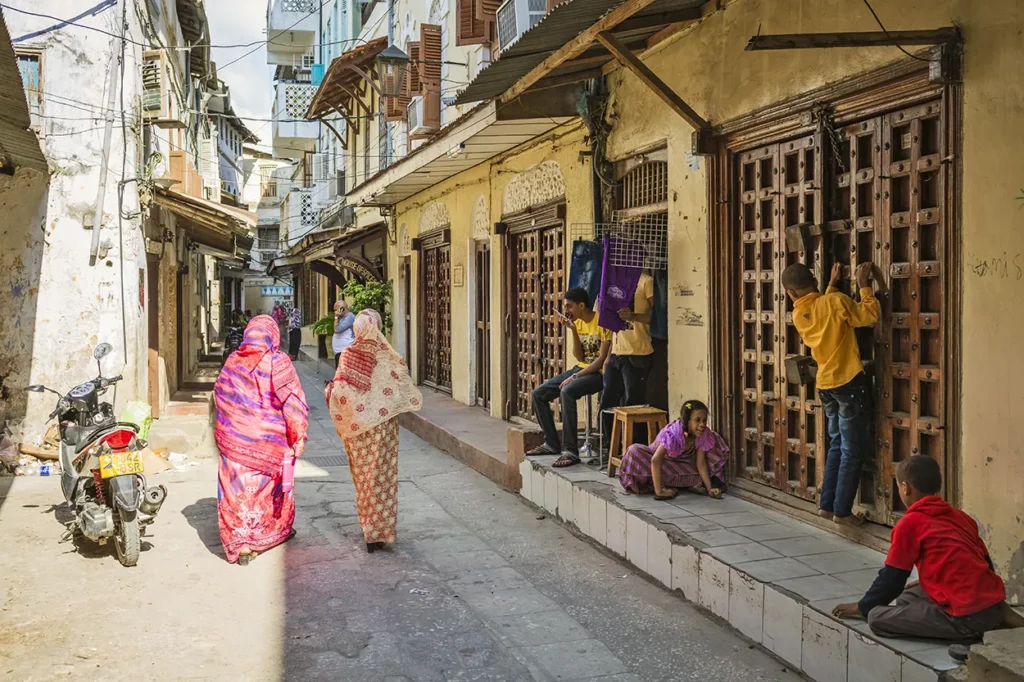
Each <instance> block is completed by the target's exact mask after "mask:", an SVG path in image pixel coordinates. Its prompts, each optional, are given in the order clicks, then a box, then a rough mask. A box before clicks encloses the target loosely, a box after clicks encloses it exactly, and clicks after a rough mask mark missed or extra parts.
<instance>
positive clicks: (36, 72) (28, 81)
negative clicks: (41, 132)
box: [18, 54, 43, 127]
mask: <svg viewBox="0 0 1024 682" xmlns="http://www.w3.org/2000/svg"><path fill="white" fill-rule="evenodd" d="M18 70H19V71H21V82H22V85H23V86H24V88H25V100H26V101H27V102H28V113H29V116H30V117H31V119H32V126H33V127H35V126H38V125H39V122H40V114H42V101H43V100H42V89H41V87H40V83H41V73H40V59H39V55H38V54H19V55H18Z"/></svg>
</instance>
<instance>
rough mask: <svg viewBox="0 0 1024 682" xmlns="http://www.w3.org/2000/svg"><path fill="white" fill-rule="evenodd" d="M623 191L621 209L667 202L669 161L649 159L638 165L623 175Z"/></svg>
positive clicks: (620, 202)
mask: <svg viewBox="0 0 1024 682" xmlns="http://www.w3.org/2000/svg"><path fill="white" fill-rule="evenodd" d="M621 192H622V194H621V198H620V201H619V208H620V209H634V208H640V207H642V206H654V205H656V204H667V203H668V162H667V161H648V162H646V163H642V164H640V165H639V166H636V167H635V168H633V169H632V170H630V171H629V172H628V173H626V175H625V176H623V178H622V190H621ZM665 208H667V206H666V207H665Z"/></svg>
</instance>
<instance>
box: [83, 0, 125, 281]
mask: <svg viewBox="0 0 1024 682" xmlns="http://www.w3.org/2000/svg"><path fill="white" fill-rule="evenodd" d="M117 18H118V21H121V22H123V21H124V0H118V1H117ZM124 32H125V27H124V23H122V24H121V31H120V34H121V35H120V37H118V38H114V39H113V40H112V41H111V42H110V78H109V79H108V81H109V83H110V90H109V92H107V111H106V114H107V116H106V122H105V123H104V124H103V155H102V156H101V157H100V187H99V189H98V190H97V191H96V211H95V213H94V214H93V219H92V246H90V247H89V265H96V255H97V254H98V253H99V250H100V229H101V228H102V226H103V200H104V198H105V197H106V194H107V165H108V163H109V160H110V142H111V137H112V135H113V132H114V104H115V101H116V100H115V91H116V90H117V67H118V64H119V63H120V62H119V59H120V54H121V50H120V49H119V48H120V47H121V46H122V45H123V44H124ZM121 85H122V87H123V85H124V84H123V83H122V84H121ZM121 115H122V116H123V115H124V112H123V111H122V112H121ZM117 210H118V213H120V211H121V206H120V204H118V207H117ZM122 255H123V254H122Z"/></svg>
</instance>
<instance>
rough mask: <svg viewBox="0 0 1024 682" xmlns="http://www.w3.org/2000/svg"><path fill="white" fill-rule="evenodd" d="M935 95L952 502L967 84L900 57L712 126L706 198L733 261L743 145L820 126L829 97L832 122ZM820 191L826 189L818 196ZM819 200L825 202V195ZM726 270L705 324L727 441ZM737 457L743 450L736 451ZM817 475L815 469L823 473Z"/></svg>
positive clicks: (713, 283)
mask: <svg viewBox="0 0 1024 682" xmlns="http://www.w3.org/2000/svg"><path fill="white" fill-rule="evenodd" d="M934 100H941V101H942V106H943V111H944V115H945V129H944V130H943V131H942V133H943V135H944V140H943V143H944V145H945V149H946V150H947V151H948V155H947V158H950V159H952V160H953V161H954V167H953V169H952V172H951V173H950V175H949V178H948V182H947V183H946V189H945V197H944V200H945V201H946V206H947V207H948V210H947V211H945V216H944V224H943V239H944V254H943V255H944V258H945V267H946V282H945V286H944V290H943V296H944V297H945V302H946V319H945V324H944V327H945V329H944V334H945V357H944V362H945V369H944V372H945V376H946V377H947V378H946V380H945V382H946V386H945V393H944V399H945V412H946V414H945V417H946V428H945V431H946V448H945V450H946V451H945V463H944V471H945V475H944V479H945V481H944V483H945V489H946V497H947V499H948V500H949V501H950V502H951V503H952V504H954V505H959V504H960V503H961V500H962V485H961V477H962V462H961V461H960V460H959V459H958V458H957V456H956V455H955V453H956V452H957V451H958V450H959V444H960V443H961V433H962V431H961V429H962V407H961V396H962V388H961V382H962V379H961V363H960V348H961V346H962V309H963V296H962V280H963V271H962V265H963V257H962V250H963V245H962V242H961V239H960V234H961V231H960V229H959V226H960V225H961V222H962V220H961V218H962V207H963V202H962V199H961V187H962V173H963V165H962V164H961V163H955V161H956V160H958V159H960V158H961V156H962V155H961V151H962V123H961V122H962V111H963V88H962V85H961V83H960V82H959V79H950V82H945V83H942V82H931V81H930V80H929V74H928V63H927V62H925V61H919V60H912V59H903V60H900V61H898V62H894V63H892V64H890V65H887V66H885V67H882V68H880V69H877V70H874V71H870V72H866V73H863V74H857V75H855V76H851V77H848V78H845V79H843V80H840V81H837V82H836V83H832V84H830V85H828V86H825V87H823V88H819V89H817V90H813V91H808V92H806V93H803V94H801V95H799V96H797V97H793V98H790V99H788V100H785V101H783V102H780V103H778V104H775V105H772V106H769V107H766V108H763V109H760V110H757V111H752V112H750V113H747V114H744V115H743V116H740V117H737V118H736V119H733V120H731V121H727V122H725V123H723V124H721V125H719V126H717V127H716V129H715V132H716V137H715V140H714V146H715V153H714V154H713V155H711V156H708V157H706V159H707V162H708V170H707V202H708V206H709V223H710V224H709V239H708V261H709V262H711V263H736V262H738V257H739V248H740V238H739V237H740V235H738V234H736V233H734V230H733V226H734V225H736V224H737V215H736V211H737V197H735V196H733V195H732V187H734V186H735V183H736V182H737V178H736V177H735V164H736V156H737V154H738V153H739V152H740V151H741V150H745V149H750V148H752V147H756V146H758V145H766V144H772V143H778V142H782V141H787V140H790V139H794V138H799V137H800V136H802V135H806V134H811V133H814V132H816V130H817V123H816V122H815V120H814V118H813V116H812V112H813V110H814V109H815V108H816V107H817V106H818V105H820V104H821V103H823V102H824V103H827V104H828V106H829V107H830V110H831V112H832V114H833V116H834V125H835V126H837V127H838V126H841V125H844V124H848V123H850V122H853V121H855V120H861V119H865V118H870V117H872V116H881V115H883V114H886V113H888V112H891V111H893V110H898V109H905V108H908V107H911V106H913V105H915V104H921V103H925V102H928V101H934ZM823 197H824V194H823ZM825 201H828V199H827V198H825ZM734 274H735V272H734V270H733V269H732V268H722V269H719V270H712V271H711V273H710V274H709V294H710V301H711V306H712V309H715V310H719V311H721V312H720V313H719V314H718V315H717V316H716V320H715V322H714V323H713V324H712V326H711V330H710V331H711V338H710V350H711V354H712V357H718V358H722V360H721V361H720V362H719V363H717V364H715V365H713V366H712V370H711V377H710V379H711V401H712V405H711V409H712V412H713V413H714V414H716V415H717V418H716V428H717V429H719V430H720V431H721V432H722V433H723V434H726V435H727V437H728V438H729V439H730V440H731V442H733V443H740V442H741V441H740V440H738V438H739V437H740V436H741V429H742V423H741V422H742V415H741V412H740V407H741V400H740V398H741V390H742V389H741V385H740V380H739V376H740V375H739V372H740V369H741V365H740V340H739V335H738V334H737V333H736V330H737V329H739V328H740V327H739V325H740V323H741V320H740V314H739V312H740V311H739V306H737V305H736V301H737V300H738V298H739V295H740V291H739V287H738V279H737V278H736V277H734ZM734 450H735V451H736V452H737V453H739V448H734ZM738 456H739V454H737V455H735V456H734V458H733V461H732V464H733V467H732V470H731V471H730V478H733V479H735V478H738V477H739V476H738V475H739V472H738V471H736V463H737V461H738V460H737V459H736V457H738ZM821 473H823V472H819V476H820V475H821ZM744 480H745V481H747V483H748V484H749V485H751V486H754V487H755V488H763V490H759V491H755V492H757V493H758V494H762V495H764V496H766V497H770V498H772V499H775V500H780V501H781V500H782V498H788V499H789V500H791V503H792V504H796V503H797V502H798V499H797V498H791V497H790V496H788V495H784V494H783V495H782V496H781V497H780V495H779V493H780V492H781V491H778V490H776V489H774V488H769V487H768V486H762V485H761V484H758V483H754V482H753V481H749V479H744Z"/></svg>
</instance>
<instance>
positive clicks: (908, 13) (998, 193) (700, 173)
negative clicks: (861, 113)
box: [608, 0, 1024, 601]
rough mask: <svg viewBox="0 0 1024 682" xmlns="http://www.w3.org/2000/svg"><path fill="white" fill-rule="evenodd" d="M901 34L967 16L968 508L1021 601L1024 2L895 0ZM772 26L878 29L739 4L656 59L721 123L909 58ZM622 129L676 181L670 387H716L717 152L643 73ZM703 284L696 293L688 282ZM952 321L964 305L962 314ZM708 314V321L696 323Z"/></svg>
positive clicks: (810, 8) (821, 9) (853, 5)
mask: <svg viewBox="0 0 1024 682" xmlns="http://www.w3.org/2000/svg"><path fill="white" fill-rule="evenodd" d="M875 5H876V9H877V10H878V11H879V14H880V17H881V19H882V21H883V22H884V23H885V25H886V28H887V29H889V30H899V29H903V30H909V29H927V28H936V27H941V26H948V25H950V24H952V23H956V24H957V25H959V26H960V27H961V28H962V29H963V34H964V40H965V47H964V117H963V159H962V160H961V161H962V163H961V170H962V173H963V183H962V185H961V204H960V205H961V207H962V224H961V229H962V235H963V253H964V270H963V311H962V314H961V316H960V320H961V325H962V335H963V353H962V358H961V362H962V368H963V394H962V403H961V407H962V413H963V424H962V426H963V438H962V442H961V443H951V444H950V446H949V447H950V448H951V449H952V450H951V451H952V453H953V456H954V457H960V465H961V466H960V471H961V475H962V480H961V481H960V486H961V490H962V504H963V507H964V509H965V510H966V511H968V512H969V513H971V514H972V515H973V516H974V517H975V518H976V519H977V520H978V521H979V524H980V526H981V529H982V535H983V537H984V538H985V539H986V541H987V542H988V543H989V548H990V550H991V552H992V555H993V558H994V559H995V562H996V564H997V567H998V568H999V570H1000V573H1001V574H1002V576H1003V577H1004V579H1006V581H1007V586H1008V592H1009V593H1010V595H1011V596H1012V597H1013V598H1015V599H1016V600H1018V601H1019V600H1020V599H1021V598H1022V597H1024V512H1022V511H1021V510H1022V509H1024V486H1022V485H1021V481H1022V480H1024V452H1022V450H1024V448H1022V445H1021V443H1022V442H1024V441H1022V439H1021V437H1020V435H1019V434H1018V433H1017V432H1016V430H1015V427H1016V425H1017V424H1019V423H1020V421H1021V412H1022V411H1024V409H1022V408H1024V392H1022V390H1021V386H1022V383H1021V380H1022V379H1024V365H1022V363H1021V362H1020V360H1019V356H1017V355H1015V354H1014V351H1015V350H1016V349H1017V347H1018V346H1019V339H1020V337H1021V334H1022V332H1024V318H1022V316H1021V315H1020V314H1019V313H1018V308H1019V305H1018V302H1019V300H1020V297H1021V295H1022V293H1024V255H1022V254H1024V213H1022V212H1021V207H1022V202H1021V200H1019V199H1018V197H1019V195H1020V193H1021V190H1020V188H1021V187H1022V186H1024V154H1022V153H1021V151H1020V145H1019V144H1018V143H1017V137H1018V131H1019V130H1020V127H1021V123H1022V122H1024V115H1022V114H1024V69H1021V68H1020V64H1021V61H1022V60H1021V57H1022V48H1021V39H1020V36H1021V34H1022V32H1024V5H1021V4H1020V3H1018V2H1016V1H1014V0H988V1H987V2H977V1H975V2H969V1H968V0H890V1H889V2H886V3H875ZM758 30H760V31H761V33H764V34H770V33H798V32H815V31H821V32H829V31H874V30H878V27H877V25H876V24H875V23H874V20H873V18H872V17H871V15H870V14H869V12H868V10H867V8H866V7H864V6H863V5H862V4H861V3H858V2H849V1H848V0H736V1H734V2H731V3H729V4H728V6H727V7H726V8H725V9H724V10H723V11H719V12H717V13H715V14H713V15H711V16H709V17H707V18H706V19H705V20H704V21H702V22H701V23H700V24H698V25H696V26H694V27H692V28H691V29H689V30H688V31H687V32H685V33H682V34H680V35H678V36H676V37H675V38H673V39H671V40H669V41H666V42H665V43H663V44H662V45H660V46H658V48H657V49H656V50H653V51H651V52H650V53H649V54H648V55H646V56H645V57H644V61H645V62H646V63H647V64H648V65H649V66H650V67H651V68H652V69H653V70H654V72H655V73H657V74H658V75H660V76H661V77H662V78H663V79H664V80H665V81H666V82H667V83H668V84H669V85H670V86H671V87H672V88H673V89H674V90H675V91H676V92H677V93H679V95H680V96H682V98H683V99H684V100H686V102H687V103H689V104H690V105H691V106H692V107H693V108H694V109H695V110H696V111H698V112H699V113H700V114H701V115H702V116H704V117H705V118H706V119H708V120H710V121H711V122H712V123H713V124H714V123H718V122H721V121H724V120H728V119H730V118H733V117H736V116H738V115H741V114H744V113H747V112H749V111H752V110H755V109H758V108H760V107H763V106H766V105H769V104H772V103H775V102H778V101H780V100H783V99H785V98H788V97H791V96H794V95H797V94H800V93H802V92H806V91H808V90H812V89H815V88H818V87H821V86H824V85H826V84H828V83H829V82H833V81H835V80H837V79H839V78H842V77H845V76H848V75H852V74H856V73H861V72H864V71H867V70H870V69H873V68H875V67H878V66H881V65H884V64H886V63H889V62H892V61H893V60H896V59H900V58H903V55H901V53H900V52H899V51H898V50H897V49H895V48H874V49H855V50H850V49H833V50H807V51H783V52H745V51H744V49H743V48H744V46H745V45H746V43H747V40H748V39H749V38H750V37H751V36H752V35H755V34H756V33H757V32H758ZM611 81H612V92H613V95H614V107H613V110H614V114H615V116H616V120H615V128H614V132H613V134H612V137H611V139H610V141H609V146H608V150H609V155H610V156H612V157H613V158H616V157H624V156H628V155H630V154H632V153H634V152H635V151H636V150H639V149H643V148H645V147H649V146H650V145H652V144H656V143H658V142H661V141H667V143H668V147H669V180H670V186H671V187H670V197H669V200H670V223H669V230H670V241H669V248H670V262H671V272H670V289H671V294H670V299H669V319H670V325H671V326H670V340H669V344H670V348H671V349H672V350H671V357H670V386H671V387H672V389H671V390H672V394H671V395H670V397H671V399H672V400H673V401H674V403H673V409H675V407H676V406H678V399H679V398H680V397H681V395H682V393H683V392H686V393H687V394H690V393H693V394H695V395H700V396H706V395H707V393H708V390H709V379H708V363H709V361H712V360H713V359H711V358H709V357H708V326H707V325H708V322H709V320H710V319H712V318H713V316H714V314H715V312H714V311H713V310H710V306H709V300H708V293H707V280H708V267H709V265H708V263H707V262H706V258H707V227H706V225H707V216H708V211H707V200H706V194H705V192H706V184H705V183H706V178H705V175H704V164H703V163H702V162H700V160H698V159H694V158H692V157H690V156H688V154H687V150H688V148H689V144H690V142H689V141H690V133H691V129H690V127H689V126H688V125H686V124H685V123H684V122H683V121H682V120H681V119H680V118H679V117H677V116H675V115H674V114H673V113H672V112H671V111H670V110H669V109H668V108H667V107H666V106H665V105H664V104H662V102H661V100H659V99H657V98H656V97H655V96H654V95H653V94H652V93H651V92H650V91H649V90H648V89H647V88H646V87H645V86H643V85H642V84H641V83H639V82H638V81H637V80H636V79H635V78H633V77H632V76H631V75H629V74H626V73H623V72H621V71H620V72H617V74H616V75H614V76H613V77H612V79H611ZM691 291H692V295H690V294H689V292H691ZM949 319H950V320H951V321H952V320H953V319H954V316H952V315H951V316H950V318H949ZM698 320H700V321H701V322H702V325H701V326H691V325H697V324H698Z"/></svg>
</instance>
